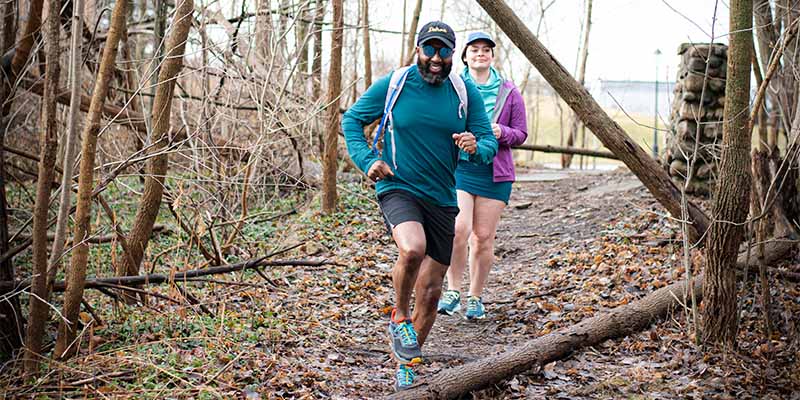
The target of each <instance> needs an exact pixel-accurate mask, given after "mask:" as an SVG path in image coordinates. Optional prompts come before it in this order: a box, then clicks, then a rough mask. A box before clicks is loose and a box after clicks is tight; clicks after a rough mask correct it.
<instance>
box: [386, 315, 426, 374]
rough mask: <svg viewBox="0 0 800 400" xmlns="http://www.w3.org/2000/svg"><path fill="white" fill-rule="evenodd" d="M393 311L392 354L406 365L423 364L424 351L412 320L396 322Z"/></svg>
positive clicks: (390, 330)
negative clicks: (421, 348) (420, 346)
mask: <svg viewBox="0 0 800 400" xmlns="http://www.w3.org/2000/svg"><path fill="white" fill-rule="evenodd" d="M396 311H397V310H393V311H392V318H391V319H390V320H389V340H390V342H391V344H392V353H394V357H395V358H396V359H397V361H399V362H401V363H404V364H416V363H421V362H422V351H421V350H420V348H419V342H418V341H417V332H416V331H415V330H414V325H413V324H412V323H411V319H408V318H406V319H404V320H402V321H399V322H395V320H394V314H395V312H396Z"/></svg>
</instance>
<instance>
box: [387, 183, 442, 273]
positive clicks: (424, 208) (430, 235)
mask: <svg viewBox="0 0 800 400" xmlns="http://www.w3.org/2000/svg"><path fill="white" fill-rule="evenodd" d="M378 203H380V205H381V211H382V214H383V220H384V221H385V222H386V227H387V228H389V234H391V231H392V229H393V228H394V227H395V226H397V225H399V224H401V223H403V222H408V221H416V222H419V223H420V224H422V229H423V230H424V231H425V246H426V247H425V254H427V255H428V256H430V257H431V258H432V259H433V260H434V261H436V262H439V263H441V264H444V265H448V266H449V265H450V255H451V254H452V252H453V236H455V228H456V216H457V215H458V207H441V206H437V205H434V204H431V203H429V202H427V201H425V200H422V199H420V198H418V197H417V196H414V195H413V194H411V193H410V192H407V191H405V190H399V189H397V190H390V191H388V192H384V193H381V194H380V195H378Z"/></svg>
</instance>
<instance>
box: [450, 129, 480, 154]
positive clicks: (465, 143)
mask: <svg viewBox="0 0 800 400" xmlns="http://www.w3.org/2000/svg"><path fill="white" fill-rule="evenodd" d="M453 141H455V143H456V146H458V147H459V148H460V149H461V150H464V151H465V152H466V153H467V154H475V151H477V150H478V143H477V142H476V141H475V135H473V134H472V133H470V132H461V133H454V134H453Z"/></svg>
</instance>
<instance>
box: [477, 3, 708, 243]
mask: <svg viewBox="0 0 800 400" xmlns="http://www.w3.org/2000/svg"><path fill="white" fill-rule="evenodd" d="M478 3H479V4H480V5H481V6H482V7H483V8H484V9H485V10H486V11H487V12H488V14H489V15H490V16H491V17H492V19H493V20H494V21H495V22H496V23H497V24H498V25H499V26H500V27H501V28H502V29H503V31H504V32H505V33H506V35H507V36H508V37H509V39H511V40H512V41H513V42H514V44H516V45H517V47H518V48H519V49H520V50H521V51H522V52H523V53H524V54H525V56H526V57H527V58H528V60H529V61H530V62H531V63H532V64H533V65H534V66H535V67H536V68H537V69H538V70H539V72H540V73H541V74H542V76H543V77H544V78H545V79H546V80H547V82H548V83H550V86H552V87H553V89H555V91H556V92H558V94H559V95H560V96H561V97H562V98H563V99H564V101H566V102H567V104H569V106H570V107H572V109H573V110H574V111H575V113H576V114H577V115H578V117H580V119H581V121H583V123H584V124H586V127H587V128H588V129H589V130H590V131H592V133H594V135H595V136H596V137H597V138H598V139H600V141H601V142H602V143H603V145H605V147H606V148H608V149H609V150H611V152H613V153H614V154H615V155H617V157H619V159H620V160H621V161H622V162H624V163H625V165H626V166H628V168H630V170H631V171H632V172H633V173H634V174H635V175H636V176H637V177H638V178H639V179H640V180H641V181H642V183H643V184H644V185H645V187H647V189H648V190H650V192H651V193H652V194H653V197H655V198H656V200H658V201H659V202H660V203H661V204H662V205H663V206H664V208H666V209H667V210H668V211H669V212H670V213H671V214H672V215H673V216H676V217H680V215H681V202H680V199H681V192H680V190H678V188H677V187H675V184H674V183H673V182H672V180H671V179H670V178H669V176H668V175H667V173H666V171H664V170H663V169H662V168H661V167H660V166H659V165H658V163H657V162H656V160H654V159H653V158H652V157H650V155H649V154H648V153H647V152H646V151H645V150H644V149H642V148H641V147H640V146H639V145H638V144H636V143H635V142H634V141H633V140H632V139H631V138H630V137H629V136H628V135H627V134H626V133H625V131H624V130H622V128H621V127H620V126H619V125H618V124H617V123H616V122H614V121H613V120H612V119H611V118H610V117H609V116H608V114H606V113H605V111H603V109H602V108H600V105H598V104H597V102H596V101H595V100H594V99H593V98H592V97H591V95H590V94H589V92H587V91H586V89H585V88H584V87H583V86H581V85H580V84H579V83H578V82H577V81H575V79H573V78H572V77H571V76H570V75H569V73H568V72H567V71H566V70H565V69H564V67H563V66H562V65H561V64H559V63H558V61H556V58H555V56H553V55H552V54H551V53H550V52H549V51H547V49H546V48H545V47H544V46H543V45H542V43H541V42H539V40H538V39H537V38H536V37H535V36H534V35H533V34H532V33H531V32H530V30H528V28H527V27H526V26H525V24H524V23H523V22H522V21H521V20H520V19H519V17H517V15H516V14H514V11H513V10H511V8H509V7H508V5H507V4H506V3H505V1H502V0H478ZM688 206H689V209H688V210H689V220H690V221H691V222H692V224H691V227H690V230H689V232H688V233H689V235H690V237H691V239H692V241H698V240H700V239H701V236H702V234H703V233H704V232H705V231H706V229H707V228H708V225H709V221H708V217H707V216H706V215H705V214H704V213H703V211H702V210H700V208H698V207H697V206H696V205H695V204H694V203H691V202H690V203H689V204H688Z"/></svg>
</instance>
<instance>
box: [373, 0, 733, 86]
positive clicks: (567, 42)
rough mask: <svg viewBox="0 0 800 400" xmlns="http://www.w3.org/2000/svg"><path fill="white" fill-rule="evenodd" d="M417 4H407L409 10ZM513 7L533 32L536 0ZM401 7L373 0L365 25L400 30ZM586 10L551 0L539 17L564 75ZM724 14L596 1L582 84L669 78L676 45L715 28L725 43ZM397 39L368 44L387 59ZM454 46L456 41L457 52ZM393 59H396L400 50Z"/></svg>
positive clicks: (665, 0) (720, 4) (428, 16)
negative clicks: (658, 51)
mask: <svg viewBox="0 0 800 400" xmlns="http://www.w3.org/2000/svg"><path fill="white" fill-rule="evenodd" d="M547 1H549V0H546V1H545V2H547ZM415 3H416V2H415V1H413V0H409V1H408V5H407V7H408V14H409V15H410V14H411V11H412V9H413V7H414V4H415ZM453 3H458V4H453ZM470 3H474V4H470ZM441 4H442V2H441V1H440V0H424V1H423V10H422V14H421V17H420V25H422V24H423V23H424V22H426V21H430V20H433V19H439V18H440V16H441ZM446 4H450V6H448V8H449V7H460V8H459V11H456V12H462V13H463V12H464V8H465V7H469V10H470V11H471V12H473V13H483V14H484V15H485V13H484V12H483V10H482V9H481V8H480V7H479V6H478V5H477V3H476V2H467V1H463V0H446ZM465 4H470V5H468V6H467V5H465ZM515 4H517V5H524V7H522V8H521V10H518V11H517V12H518V15H519V16H520V17H521V18H522V19H523V21H525V22H526V23H527V25H528V27H529V28H530V29H531V31H535V29H536V24H537V22H538V19H539V13H538V10H537V9H538V4H539V0H526V1H516V2H515ZM715 7H716V23H715V24H714V23H712V21H714V16H715ZM402 10H403V1H401V0H371V1H370V19H371V20H370V23H371V25H372V26H373V28H380V29H387V30H397V31H399V30H400V29H401V27H402ZM584 10H585V6H584V0H555V3H554V4H553V6H552V7H550V8H549V9H548V10H547V12H546V14H545V18H544V25H543V29H542V34H541V35H540V40H541V41H542V42H543V43H544V44H545V46H547V48H548V49H549V50H550V51H551V52H552V53H553V54H554V55H555V56H556V58H557V59H558V60H559V62H561V63H562V64H563V65H564V67H565V68H566V69H567V70H568V71H570V72H573V71H574V70H575V65H576V64H577V54H578V47H579V43H580V40H581V26H582V20H583V19H584V13H585V11H584ZM728 11H729V6H728V1H726V0H594V2H593V8H592V25H591V30H590V37H589V58H588V61H587V70H586V74H587V81H591V80H596V79H604V80H643V81H652V80H654V79H655V76H656V67H657V66H658V77H659V80H660V81H664V80H670V81H673V80H675V72H676V70H677V66H678V63H679V61H680V59H679V57H678V55H677V50H678V47H679V46H680V44H681V43H685V42H695V43H697V42H709V41H711V40H712V39H711V38H712V32H713V37H714V41H715V42H718V43H726V44H727V42H728V39H727V34H728V26H729V21H728V16H729V12H728ZM444 15H445V19H444V20H445V22H449V23H451V24H452V25H454V26H453V28H454V29H455V30H456V31H459V30H462V29H468V28H469V27H461V26H456V24H455V23H452V22H450V21H449V20H448V17H449V16H450V15H454V13H449V12H445V14H444ZM455 19H457V18H455ZM398 36H399V35H396V34H378V33H375V34H373V41H374V43H375V44H373V49H375V48H377V51H378V52H381V53H383V55H384V56H385V57H388V56H389V55H393V54H394V53H396V52H398V51H399V42H400V40H399V38H398ZM465 36H466V33H459V34H458V36H457V38H458V41H461V42H462V43H463V40H464V37H465ZM376 44H377V46H376ZM460 46H461V45H460V44H457V47H458V48H459V49H460V48H461V47H460ZM657 49H658V50H660V51H661V53H662V55H661V56H660V57H657V56H655V55H654V53H655V51H656V50H657ZM457 51H459V52H460V50H457ZM396 57H398V59H399V54H398V55H397V56H396ZM511 57H512V58H513V59H514V60H515V62H514V66H515V67H514V68H515V69H521V70H524V68H527V65H528V63H527V60H525V59H522V58H521V57H522V56H521V53H520V54H514V55H511ZM520 75H521V73H520Z"/></svg>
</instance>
